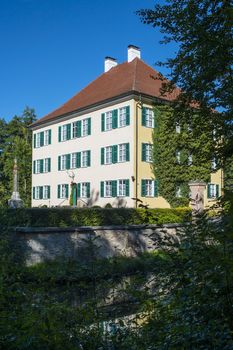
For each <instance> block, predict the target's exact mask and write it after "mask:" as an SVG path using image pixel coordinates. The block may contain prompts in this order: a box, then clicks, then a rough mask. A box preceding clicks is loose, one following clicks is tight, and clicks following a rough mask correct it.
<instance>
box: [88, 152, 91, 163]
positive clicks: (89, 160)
mask: <svg viewBox="0 0 233 350" xmlns="http://www.w3.org/2000/svg"><path fill="white" fill-rule="evenodd" d="M87 166H91V151H87Z"/></svg>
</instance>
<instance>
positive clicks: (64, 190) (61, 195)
mask: <svg viewBox="0 0 233 350" xmlns="http://www.w3.org/2000/svg"><path fill="white" fill-rule="evenodd" d="M60 191H61V192H60V198H61V199H65V198H67V197H66V184H61V186H60Z"/></svg>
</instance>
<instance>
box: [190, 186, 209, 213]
mask: <svg viewBox="0 0 233 350" xmlns="http://www.w3.org/2000/svg"><path fill="white" fill-rule="evenodd" d="M189 188H190V200H191V206H192V212H193V215H195V214H199V213H201V212H202V211H203V210H204V190H205V188H206V183H205V182H202V181H191V182H189Z"/></svg>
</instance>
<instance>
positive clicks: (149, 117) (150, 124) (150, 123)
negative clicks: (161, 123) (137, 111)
mask: <svg viewBox="0 0 233 350" xmlns="http://www.w3.org/2000/svg"><path fill="white" fill-rule="evenodd" d="M146 127H147V128H154V111H153V109H151V108H146Z"/></svg>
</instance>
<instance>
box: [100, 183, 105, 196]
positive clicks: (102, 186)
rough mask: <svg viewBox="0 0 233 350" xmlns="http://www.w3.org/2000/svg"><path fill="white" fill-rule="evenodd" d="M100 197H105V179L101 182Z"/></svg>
mask: <svg viewBox="0 0 233 350" xmlns="http://www.w3.org/2000/svg"><path fill="white" fill-rule="evenodd" d="M100 197H104V181H101V182H100Z"/></svg>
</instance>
